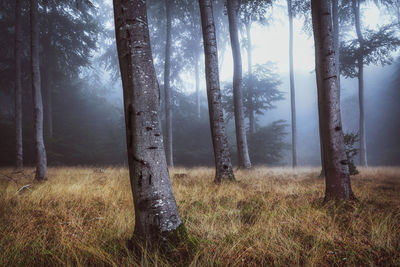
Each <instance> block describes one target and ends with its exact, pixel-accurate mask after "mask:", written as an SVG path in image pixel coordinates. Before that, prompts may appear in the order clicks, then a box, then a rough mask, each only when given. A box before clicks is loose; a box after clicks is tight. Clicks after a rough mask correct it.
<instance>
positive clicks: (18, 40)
mask: <svg viewBox="0 0 400 267" xmlns="http://www.w3.org/2000/svg"><path fill="white" fill-rule="evenodd" d="M21 12H22V10H21V1H20V0H16V1H15V51H14V52H15V115H14V122H15V148H16V165H15V167H16V168H17V169H22V168H23V149H22V80H21V79H22V77H21V54H22V47H21V46H22V36H21V34H22V29H21Z"/></svg>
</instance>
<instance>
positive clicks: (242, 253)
mask: <svg viewBox="0 0 400 267" xmlns="http://www.w3.org/2000/svg"><path fill="white" fill-rule="evenodd" d="M33 171H34V170H33V169H26V170H25V172H24V173H12V170H11V169H0V266H44V265H46V266H62V265H66V266H69V265H73V266H139V265H141V266H167V265H190V266H271V265H275V266H293V265H307V266H310V265H312V266H326V265H331V266H344V265H346V266H347V265H350V266H351V265H358V266H372V265H376V266H377V265H379V266H400V193H399V192H400V169H397V168H368V169H361V170H360V173H361V174H360V175H357V176H356V177H354V178H353V179H352V183H353V184H352V185H353V190H354V192H355V194H356V196H357V198H358V200H359V201H353V202H349V203H346V202H337V203H333V202H331V203H325V204H324V203H323V196H324V195H323V193H324V186H325V185H324V181H323V179H321V178H319V177H318V175H319V170H318V169H305V168H302V169H297V170H292V169H283V168H255V169H253V170H248V171H246V170H243V171H237V172H236V178H237V180H238V181H237V182H234V183H223V184H221V185H216V184H214V183H213V178H214V177H213V175H214V173H213V170H212V169H209V168H193V169H173V170H171V171H170V173H171V177H174V174H177V173H185V174H187V175H186V176H185V175H180V176H179V178H172V184H173V189H174V193H175V197H176V200H177V204H178V208H179V212H180V215H181V218H182V219H183V221H184V223H185V225H186V227H187V229H188V231H189V232H190V233H191V235H192V236H193V237H194V238H195V239H197V246H198V248H197V251H196V252H195V254H194V255H192V257H190V258H185V256H184V255H186V254H185V253H182V251H180V250H182V249H184V248H177V251H176V254H177V255H178V257H174V260H173V261H172V260H171V259H167V258H165V257H163V256H162V255H159V254H157V253H146V252H144V253H145V254H146V255H144V256H143V257H138V256H137V255H134V254H132V253H131V252H130V251H129V249H127V242H126V241H127V240H128V239H129V238H130V237H131V235H132V233H133V227H134V212H133V202H132V196H131V191H130V184H129V178H128V171H127V170H126V169H123V168H105V169H104V171H99V170H96V169H94V168H84V167H76V168H49V170H48V176H49V180H48V181H47V182H44V183H40V184H33V182H32V179H33V176H34V174H33ZM177 177H178V176H177ZM11 178H12V179H13V180H12V179H11ZM26 184H33V186H32V187H31V188H29V189H25V190H23V191H22V192H21V193H16V191H17V190H18V189H19V188H20V187H21V186H23V185H26ZM179 255H181V256H179Z"/></svg>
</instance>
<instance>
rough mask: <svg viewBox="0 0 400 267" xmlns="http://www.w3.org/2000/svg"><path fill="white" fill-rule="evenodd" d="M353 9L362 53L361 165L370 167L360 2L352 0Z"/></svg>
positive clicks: (360, 100) (359, 72) (360, 102)
mask: <svg viewBox="0 0 400 267" xmlns="http://www.w3.org/2000/svg"><path fill="white" fill-rule="evenodd" d="M352 7H353V12H354V18H355V27H356V32H357V39H358V42H359V44H360V51H359V52H358V56H357V65H358V102H359V105H360V126H359V127H360V165H361V166H368V161H367V141H366V133H365V119H364V117H365V111H364V102H365V100H364V58H363V50H364V38H363V36H362V33H361V22H360V1H359V0H352Z"/></svg>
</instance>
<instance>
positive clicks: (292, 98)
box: [287, 0, 297, 168]
mask: <svg viewBox="0 0 400 267" xmlns="http://www.w3.org/2000/svg"><path fill="white" fill-rule="evenodd" d="M287 6H288V16H289V66H290V108H291V114H292V167H293V168H295V167H297V152H296V146H297V142H296V95H295V88H294V72H293V15H292V1H291V0H287Z"/></svg>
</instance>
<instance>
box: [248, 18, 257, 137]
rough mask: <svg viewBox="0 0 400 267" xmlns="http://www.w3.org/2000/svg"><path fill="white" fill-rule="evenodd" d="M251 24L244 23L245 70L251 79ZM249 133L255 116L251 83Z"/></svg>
mask: <svg viewBox="0 0 400 267" xmlns="http://www.w3.org/2000/svg"><path fill="white" fill-rule="evenodd" d="M250 30H251V25H250V23H246V35H247V64H248V67H247V70H248V76H249V79H250V81H251V79H252V76H253V68H252V67H253V61H252V53H251V50H252V42H251V31H250ZM247 90H249V93H250V94H249V95H250V97H249V105H248V107H249V110H248V112H249V133H250V136H251V135H253V134H254V133H255V132H256V123H255V118H254V110H253V88H252V87H251V84H250V85H249V88H248V89H247Z"/></svg>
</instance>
